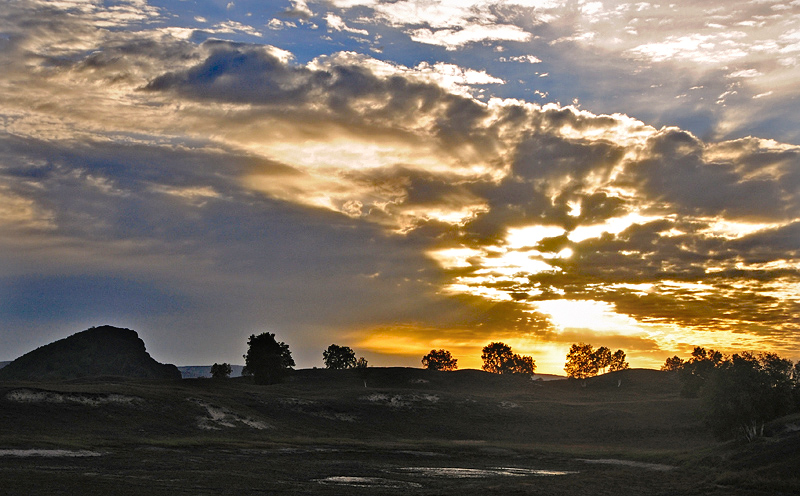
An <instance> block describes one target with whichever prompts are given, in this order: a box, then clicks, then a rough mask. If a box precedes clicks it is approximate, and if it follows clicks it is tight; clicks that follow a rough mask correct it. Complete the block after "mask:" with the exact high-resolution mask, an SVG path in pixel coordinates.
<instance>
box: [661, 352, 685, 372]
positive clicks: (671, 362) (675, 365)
mask: <svg viewBox="0 0 800 496" xmlns="http://www.w3.org/2000/svg"><path fill="white" fill-rule="evenodd" d="M681 367H683V358H681V357H679V356H678V355H675V356H673V357H671V358H667V360H666V361H665V362H664V365H662V366H661V370H663V371H664V372H677V371H679V370H680V369H681Z"/></svg>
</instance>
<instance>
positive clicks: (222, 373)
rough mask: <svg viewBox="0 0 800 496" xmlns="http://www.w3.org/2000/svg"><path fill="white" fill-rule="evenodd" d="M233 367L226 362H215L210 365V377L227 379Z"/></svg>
mask: <svg viewBox="0 0 800 496" xmlns="http://www.w3.org/2000/svg"><path fill="white" fill-rule="evenodd" d="M231 372H233V368H232V367H231V366H230V364H228V363H215V364H214V365H212V366H211V378H212V379H227V378H229V377H230V376H231Z"/></svg>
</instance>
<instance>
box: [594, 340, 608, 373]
mask: <svg viewBox="0 0 800 496" xmlns="http://www.w3.org/2000/svg"><path fill="white" fill-rule="evenodd" d="M592 360H593V361H594V364H595V366H596V367H597V370H598V372H600V373H602V374H605V373H606V369H607V368H608V367H609V365H611V350H609V349H608V348H606V347H605V346H601V347H599V348H597V349H596V350H594V351H593V352H592Z"/></svg>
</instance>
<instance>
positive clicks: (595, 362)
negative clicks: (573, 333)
mask: <svg viewBox="0 0 800 496" xmlns="http://www.w3.org/2000/svg"><path fill="white" fill-rule="evenodd" d="M628 367H629V365H628V362H627V361H626V360H625V352H624V351H622V350H617V351H615V352H614V353H611V350H610V349H608V348H606V347H605V346H601V347H599V348H597V349H596V350H595V349H593V347H592V345H590V344H587V343H577V344H573V345H572V346H570V348H569V352H568V353H567V361H566V363H565V364H564V371H565V372H566V373H567V377H569V378H571V379H586V378H588V377H594V376H596V375H597V374H598V372H600V371H601V370H602V371H603V373H605V371H606V369H608V370H609V371H610V372H616V371H618V370H625V369H627V368H628Z"/></svg>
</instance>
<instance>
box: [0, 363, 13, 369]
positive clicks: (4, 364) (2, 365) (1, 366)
mask: <svg viewBox="0 0 800 496" xmlns="http://www.w3.org/2000/svg"><path fill="white" fill-rule="evenodd" d="M9 363H11V362H0V369H2V368H3V367H5V366H6V365H8V364H9Z"/></svg>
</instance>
